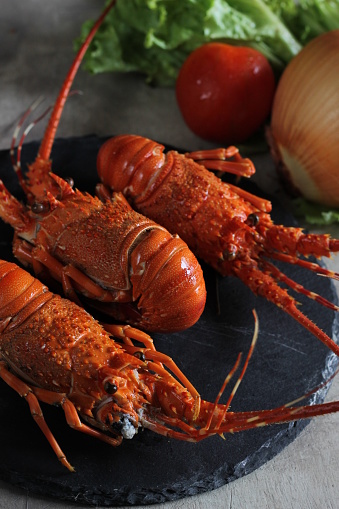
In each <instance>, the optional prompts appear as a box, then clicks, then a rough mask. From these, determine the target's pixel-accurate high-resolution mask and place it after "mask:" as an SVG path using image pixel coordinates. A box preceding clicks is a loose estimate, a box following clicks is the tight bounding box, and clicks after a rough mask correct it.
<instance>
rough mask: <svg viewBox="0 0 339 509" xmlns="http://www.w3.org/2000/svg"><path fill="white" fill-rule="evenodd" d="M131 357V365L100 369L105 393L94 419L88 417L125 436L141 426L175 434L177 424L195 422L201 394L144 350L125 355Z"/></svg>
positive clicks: (101, 384)
mask: <svg viewBox="0 0 339 509" xmlns="http://www.w3.org/2000/svg"><path fill="white" fill-rule="evenodd" d="M128 357H130V359H129V360H128V362H129V364H128V365H127V366H125V367H124V368H123V369H120V368H119V369H113V368H110V367H104V368H101V369H100V370H99V380H100V387H101V391H102V396H101V399H100V400H98V403H97V405H96V406H95V408H94V409H93V416H94V420H93V419H89V418H88V417H87V416H84V417H85V418H86V419H87V420H88V421H90V422H91V424H92V425H95V426H96V427H97V428H100V429H102V430H104V431H106V432H108V433H110V434H113V435H115V436H118V437H121V438H125V439H131V438H133V437H134V435H135V434H136V433H137V432H138V429H139V427H144V428H149V429H151V430H152V431H155V432H156V433H158V434H162V435H165V436H167V435H168V436H173V435H172V434H173V432H174V431H173V428H174V427H175V428H177V429H180V428H182V427H185V423H186V426H187V423H191V424H193V423H194V421H195V420H196V418H197V416H198V415H199V410H200V397H199V396H193V395H192V394H191V393H190V391H189V390H188V389H186V388H185V387H184V386H183V385H181V383H179V382H178V381H177V380H176V379H175V378H174V377H173V376H172V375H171V374H170V373H169V372H168V371H166V370H165V369H164V368H163V367H162V364H160V363H157V362H149V361H146V360H145V359H144V355H143V353H142V352H136V354H134V355H128V354H124V355H123V358H124V359H125V361H126V360H127V358H128ZM154 370H155V371H154ZM157 371H158V373H157ZM175 433H178V431H176V432H175Z"/></svg>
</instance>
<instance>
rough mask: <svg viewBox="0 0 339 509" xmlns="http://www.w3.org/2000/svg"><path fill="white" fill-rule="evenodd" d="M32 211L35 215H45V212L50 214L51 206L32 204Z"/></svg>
mask: <svg viewBox="0 0 339 509" xmlns="http://www.w3.org/2000/svg"><path fill="white" fill-rule="evenodd" d="M31 210H32V212H33V213H34V214H43V213H44V212H48V210H49V205H48V203H39V202H34V203H33V204H32V207H31Z"/></svg>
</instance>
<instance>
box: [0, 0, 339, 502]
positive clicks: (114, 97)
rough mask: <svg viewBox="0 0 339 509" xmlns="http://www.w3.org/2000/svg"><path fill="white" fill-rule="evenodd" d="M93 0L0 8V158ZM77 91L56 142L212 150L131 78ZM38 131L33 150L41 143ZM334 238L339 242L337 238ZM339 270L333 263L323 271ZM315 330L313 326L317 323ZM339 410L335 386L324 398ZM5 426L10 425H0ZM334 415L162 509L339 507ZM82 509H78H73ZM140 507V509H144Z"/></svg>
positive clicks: (53, 88)
mask: <svg viewBox="0 0 339 509" xmlns="http://www.w3.org/2000/svg"><path fill="white" fill-rule="evenodd" d="M100 5H101V2H95V1H93V0H59V1H58V2H56V3H46V2H44V1H43V0H30V1H29V2H22V1H20V0H2V4H1V6H2V12H1V17H0V28H1V30H0V48H1V49H0V73H1V74H0V112H1V116H0V149H7V148H8V147H9V145H10V142H11V136H12V132H13V128H14V126H15V124H16V122H17V121H18V119H19V118H20V116H21V114H22V112H23V111H24V110H25V109H26V107H27V106H28V105H29V104H31V103H32V101H33V100H35V99H36V98H37V97H39V96H40V95H43V96H44V97H45V104H46V105H49V104H50V103H52V102H53V101H54V99H55V97H56V95H57V92H58V89H59V87H60V84H61V82H62V80H63V78H64V76H65V74H66V72H67V70H68V67H69V65H70V62H71V60H72V58H73V53H72V40H73V39H74V37H75V36H76V35H77V34H78V33H79V29H80V25H81V23H82V22H83V21H84V20H86V19H88V18H89V17H93V18H94V17H96V15H97V13H98V6H100ZM75 88H77V89H78V90H81V91H82V95H77V96H73V97H72V98H70V100H69V102H68V103H67V106H66V109H65V112H64V115H63V117H62V122H61V124H60V128H59V130H58V136H65V137H68V136H81V135H84V134H91V133H95V134H98V135H107V134H112V133H123V132H127V133H136V134H142V135H144V136H149V137H153V138H157V139H159V140H162V141H163V142H165V143H168V144H171V145H175V146H178V147H184V148H189V149H192V150H193V149H198V148H203V147H209V144H208V143H205V142H203V141H201V140H199V139H198V138H196V137H195V136H194V135H193V134H192V133H190V132H189V131H188V129H187V128H186V127H185V125H184V124H183V122H182V120H181V117H180V114H179V112H178V110H177V106H176V103H175V98H174V93H173V90H166V89H152V88H149V87H147V86H146V85H145V84H144V83H143V80H142V78H140V77H139V76H132V75H115V76H112V75H102V76H89V75H88V74H87V73H84V72H82V71H80V72H79V75H78V77H77V80H76V84H75ZM43 127H44V124H43V122H42V123H40V124H39V125H38V126H36V127H35V129H34V131H33V132H32V133H31V134H30V137H29V140H31V139H39V138H40V137H41V135H42V132H43ZM269 170H270V168H268V169H267V168H266V169H265V170H264V169H261V170H260V171H259V167H258V175H257V176H256V179H257V180H259V181H260V184H261V185H263V186H264V187H265V188H266V189H267V190H268V191H269V192H271V193H274V192H276V191H277V190H278V189H279V185H278V183H277V180H276V177H275V174H274V172H272V171H271V172H270V171H269ZM331 233H332V234H333V235H336V236H339V228H333V229H332V231H331ZM329 265H330V267H331V268H333V269H336V270H339V259H338V257H336V258H333V260H332V261H331V262H330V263H329ZM313 318H314V319H315V320H316V317H313ZM326 399H327V400H330V399H337V400H339V380H335V381H334V383H333V385H332V387H331V389H330V391H329V393H328V396H327V398H326ZM1 418H2V419H5V418H6V416H1ZM338 425H339V415H334V416H326V417H322V418H318V419H316V420H313V421H312V422H311V424H310V425H309V426H307V427H306V429H305V430H304V431H303V432H302V433H301V435H300V436H299V437H298V438H297V439H296V440H295V441H294V442H293V443H292V444H290V445H289V446H288V447H287V448H286V449H285V450H284V451H283V452H282V453H280V454H279V455H278V456H277V457H276V458H274V459H273V460H271V461H270V462H269V463H267V464H265V465H264V466H263V467H261V468H260V469H258V470H256V471H255V472H253V473H252V474H250V475H248V476H246V477H244V478H242V479H240V480H238V481H235V482H233V483H231V484H230V485H227V486H224V487H222V488H219V489H217V490H215V491H213V492H209V493H206V494H203V495H199V496H195V497H192V498H188V499H184V500H179V501H177V502H170V503H167V504H163V505H161V506H152V507H154V508H156V507H159V508H160V507H164V508H165V509H179V508H180V509H200V508H205V507H210V508H211V509H213V508H215V509H217V508H220V507H230V508H232V509H243V508H244V509H245V508H246V509H247V508H249V507H251V508H255V509H256V508H258V509H259V508H260V509H266V508H270V509H272V508H274V509H289V508H293V509H299V508H300V509H316V508H320V507H326V508H336V507H338V501H337V500H338V490H337V480H338V475H339V460H338V458H339V433H338ZM47 507H48V508H49V509H57V508H67V509H68V508H69V509H71V508H72V507H75V506H74V504H69V505H68V504H65V503H63V502H58V501H55V500H52V499H49V498H47V497H46V498H42V497H37V496H35V495H33V494H31V493H27V492H26V491H23V490H21V489H19V488H16V487H13V486H11V485H8V484H6V483H2V482H0V508H6V509H43V508H47ZM76 507H79V509H81V508H82V506H76ZM144 507H146V506H144Z"/></svg>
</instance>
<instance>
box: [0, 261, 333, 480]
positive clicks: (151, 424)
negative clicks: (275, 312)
mask: <svg viewBox="0 0 339 509" xmlns="http://www.w3.org/2000/svg"><path fill="white" fill-rule="evenodd" d="M257 336H258V322H257V320H256V323H255V332H254V335H253V339H252V343H251V347H250V349H249V352H248V354H247V357H246V359H245V361H244V363H243V367H242V369H241V372H240V375H239V377H238V379H237V381H236V383H235V385H234V388H233V389H232V390H231V392H230V396H229V398H228V401H227V403H226V404H220V403H219V400H220V397H221V395H222V393H223V392H224V390H225V388H226V386H227V384H228V383H229V382H230V380H231V378H232V376H233V375H234V373H235V371H236V369H237V368H239V366H240V364H241V355H239V356H238V357H237V360H236V362H235V364H234V367H233V368H232V369H231V371H230V373H229V374H228V376H227V377H226V379H225V382H224V384H223V386H222V387H221V389H220V391H219V393H218V396H217V399H216V401H215V402H214V403H210V402H208V401H204V400H201V398H200V395H199V394H198V392H197V391H196V389H195V388H194V386H193V385H192V384H191V383H190V381H189V380H188V379H187V378H186V377H185V375H184V374H183V373H182V372H181V371H180V369H179V368H178V366H177V365H176V364H175V363H174V361H173V360H172V359H171V358H170V357H168V356H167V355H165V354H162V353H161V352H158V351H157V350H156V349H155V347H154V345H153V341H152V339H151V338H150V336H148V335H147V334H146V333H144V332H141V331H139V330H137V329H134V328H132V327H130V326H119V325H107V326H103V325H101V324H100V323H99V322H97V321H96V320H95V319H94V318H93V317H92V316H91V315H89V314H88V313H87V312H86V311H85V310H84V309H83V308H81V307H79V306H78V305H77V304H75V303H74V302H72V301H69V300H67V299H64V298H62V297H60V296H59V295H55V294H53V293H51V292H50V291H49V290H48V288H47V287H46V286H44V285H43V284H42V283H41V282H40V281H38V280H37V279H35V278H34V277H33V276H31V275H30V274H29V273H28V272H26V271H25V270H23V269H21V268H19V267H18V266H17V265H16V264H14V263H10V262H6V261H2V260H0V378H2V379H3V380H4V381H5V382H6V383H7V384H8V385H9V386H10V387H12V388H13V389H14V390H15V391H16V392H17V393H18V394H19V395H20V396H22V397H23V398H25V400H26V401H27V403H28V405H29V408H30V411H31V414H32V417H33V418H34V420H35V421H36V423H37V424H38V426H39V427H40V429H41V431H42V432H43V434H44V435H45V437H46V438H47V440H48V442H49V443H50V445H51V447H52V449H53V451H54V452H55V454H56V455H57V457H58V458H59V460H60V461H61V463H62V464H63V465H64V466H65V467H67V468H68V469H69V470H70V471H73V470H74V469H73V467H72V466H71V464H70V463H69V462H68V460H67V458H66V456H65V454H64V452H63V451H62V450H61V448H60V446H59V444H58V443H57V441H56V439H55V438H54V436H53V434H52V432H51V430H50V429H49V427H48V425H47V423H46V421H45V419H44V416H43V413H42V410H41V407H40V404H39V402H43V403H47V404H50V405H57V406H60V407H61V408H62V409H63V411H64V413H65V418H66V421H67V423H68V424H69V426H70V427H72V428H74V429H75V430H77V431H80V432H82V433H85V434H87V435H90V436H92V437H95V438H98V439H100V440H102V441H104V442H106V443H108V444H109V445H112V446H118V445H120V444H121V442H122V440H123V438H125V439H131V438H133V436H134V435H135V434H136V433H137V432H138V430H139V428H140V427H145V428H149V429H150V430H152V431H154V432H155V433H159V434H162V435H165V436H168V437H170V438H174V439H177V440H186V441H189V442H199V441H200V440H203V439H205V438H208V437H210V436H212V435H215V434H222V433H234V432H237V431H243V430H247V429H251V428H256V427H261V426H264V425H267V424H273V423H282V422H288V421H295V420H297V419H303V418H309V417H312V416H316V415H322V414H326V413H330V412H337V411H339V402H329V403H324V404H319V405H310V406H304V407H295V408H292V407H288V406H287V405H285V406H282V407H279V408H276V409H273V410H264V411H255V412H240V413H233V412H230V411H229V407H230V404H231V402H232V399H233V398H234V396H235V393H236V390H237V388H238V386H239V384H240V382H241V380H242V378H243V376H244V374H245V371H246V368H247V366H248V363H249V360H250V357H251V355H252V353H253V350H254V347H255V343H256V341H257ZM136 342H137V343H138V344H137V345H136V344H135V343H136ZM140 344H141V345H142V346H141V347H140Z"/></svg>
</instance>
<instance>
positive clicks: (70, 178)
mask: <svg viewBox="0 0 339 509" xmlns="http://www.w3.org/2000/svg"><path fill="white" fill-rule="evenodd" d="M64 180H65V181H66V182H67V184H68V185H69V186H70V187H74V180H73V179H72V177H66V178H65V179H64Z"/></svg>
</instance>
